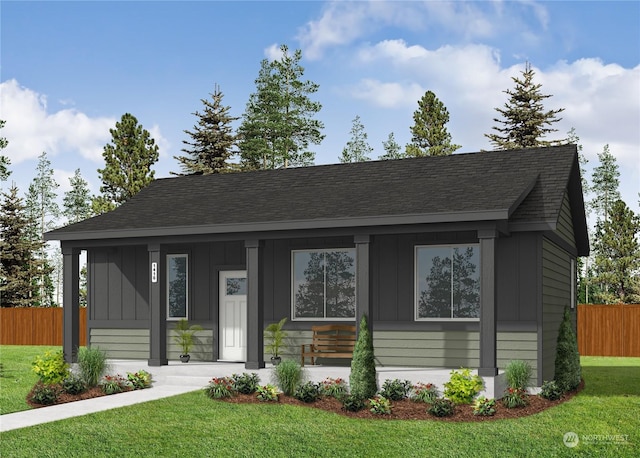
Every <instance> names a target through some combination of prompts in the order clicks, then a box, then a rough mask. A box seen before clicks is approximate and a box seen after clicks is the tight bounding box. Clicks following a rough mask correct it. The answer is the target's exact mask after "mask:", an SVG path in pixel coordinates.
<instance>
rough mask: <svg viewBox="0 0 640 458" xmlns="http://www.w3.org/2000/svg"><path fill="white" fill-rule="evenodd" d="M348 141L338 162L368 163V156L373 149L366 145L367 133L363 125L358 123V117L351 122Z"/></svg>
mask: <svg viewBox="0 0 640 458" xmlns="http://www.w3.org/2000/svg"><path fill="white" fill-rule="evenodd" d="M349 133H350V134H351V138H350V140H349V141H348V142H347V145H346V146H345V147H344V149H343V150H342V156H340V162H365V161H369V160H370V158H369V154H371V152H372V151H373V148H372V147H371V145H369V143H367V133H366V132H365V130H364V125H363V124H362V122H360V116H356V117H355V118H354V119H353V121H352V126H351V130H350V131H349Z"/></svg>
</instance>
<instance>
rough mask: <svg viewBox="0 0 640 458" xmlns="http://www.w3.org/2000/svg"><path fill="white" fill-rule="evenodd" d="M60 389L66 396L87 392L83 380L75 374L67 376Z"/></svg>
mask: <svg viewBox="0 0 640 458" xmlns="http://www.w3.org/2000/svg"><path fill="white" fill-rule="evenodd" d="M62 389H63V390H64V392H65V393H68V394H80V393H84V392H85V391H86V390H87V386H86V385H85V383H84V380H82V377H80V376H79V375H76V374H69V376H68V377H67V378H65V379H64V380H63V381H62Z"/></svg>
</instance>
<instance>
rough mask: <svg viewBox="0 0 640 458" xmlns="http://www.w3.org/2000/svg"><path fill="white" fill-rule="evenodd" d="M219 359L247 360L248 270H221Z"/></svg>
mask: <svg viewBox="0 0 640 458" xmlns="http://www.w3.org/2000/svg"><path fill="white" fill-rule="evenodd" d="M219 353H220V354H219V355H218V359H220V360H222V361H246V360H247V272H246V271H244V270H233V271H231V270H229V271H223V272H220V345H219Z"/></svg>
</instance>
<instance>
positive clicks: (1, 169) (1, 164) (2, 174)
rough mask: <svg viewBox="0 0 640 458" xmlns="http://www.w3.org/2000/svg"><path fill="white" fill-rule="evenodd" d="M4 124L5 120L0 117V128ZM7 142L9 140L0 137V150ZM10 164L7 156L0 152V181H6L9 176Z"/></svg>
mask: <svg viewBox="0 0 640 458" xmlns="http://www.w3.org/2000/svg"><path fill="white" fill-rule="evenodd" d="M5 124H6V121H3V120H2V119H0V129H2V128H3V127H4V125H5ZM8 144H9V142H8V141H7V139H6V138H4V137H0V151H1V150H3V149H5V148H6V147H7V145H8ZM10 165H11V161H10V160H9V158H8V157H7V156H3V155H2V154H0V181H6V180H7V178H9V175H11V171H10V170H9V166H10Z"/></svg>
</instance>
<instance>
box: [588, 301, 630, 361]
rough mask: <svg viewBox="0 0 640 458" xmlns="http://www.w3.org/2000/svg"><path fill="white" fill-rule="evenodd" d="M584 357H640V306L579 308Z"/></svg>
mask: <svg viewBox="0 0 640 458" xmlns="http://www.w3.org/2000/svg"><path fill="white" fill-rule="evenodd" d="M577 328H578V351H579V352H580V354H581V355H583V356H637V357H640V305H623V304H616V305H578V326H577Z"/></svg>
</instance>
